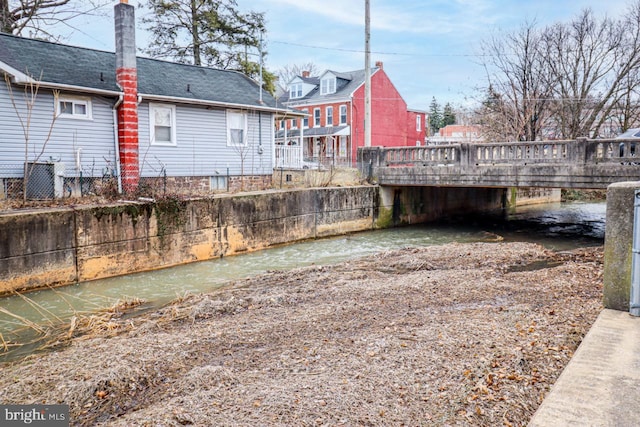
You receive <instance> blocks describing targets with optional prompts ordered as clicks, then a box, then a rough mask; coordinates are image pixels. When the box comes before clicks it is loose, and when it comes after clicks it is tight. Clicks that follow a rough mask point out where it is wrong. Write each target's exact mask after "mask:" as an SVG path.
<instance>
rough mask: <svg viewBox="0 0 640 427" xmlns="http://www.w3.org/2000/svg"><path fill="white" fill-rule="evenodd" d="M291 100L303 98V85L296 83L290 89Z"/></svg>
mask: <svg viewBox="0 0 640 427" xmlns="http://www.w3.org/2000/svg"><path fill="white" fill-rule="evenodd" d="M289 98H290V99H297V98H302V83H295V84H292V85H291V86H290V87H289Z"/></svg>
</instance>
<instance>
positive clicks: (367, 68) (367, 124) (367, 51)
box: [364, 0, 371, 147]
mask: <svg viewBox="0 0 640 427" xmlns="http://www.w3.org/2000/svg"><path fill="white" fill-rule="evenodd" d="M370 44H371V15H370V13H369V0H365V1H364V74H365V82H364V146H365V147H371V46H370Z"/></svg>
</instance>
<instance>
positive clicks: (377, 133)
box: [275, 62, 426, 167]
mask: <svg viewBox="0 0 640 427" xmlns="http://www.w3.org/2000/svg"><path fill="white" fill-rule="evenodd" d="M365 77H366V76H365V70H356V71H350V72H336V71H332V70H327V71H325V72H324V73H322V74H321V75H319V76H315V77H314V76H310V75H309V73H308V72H304V73H303V74H302V75H301V76H296V77H295V78H293V79H292V80H291V81H290V82H288V83H287V88H286V89H287V91H286V92H285V93H284V95H282V96H281V97H280V98H279V99H278V102H279V103H281V104H282V105H284V106H287V107H289V108H292V109H295V110H298V111H302V112H304V113H306V114H307V115H308V116H307V117H306V118H304V119H300V118H297V117H291V118H289V119H287V118H284V119H281V120H279V121H278V122H277V123H276V136H275V138H276V147H280V150H281V151H280V152H279V151H278V148H276V161H277V162H278V160H279V159H280V160H282V161H281V162H280V164H279V165H280V166H283V167H287V166H292V167H298V166H299V163H297V162H296V161H295V160H297V159H298V158H297V157H296V155H290V154H289V153H287V154H285V151H287V150H289V151H291V150H298V151H301V157H302V159H303V160H304V161H312V162H318V163H322V164H325V165H329V164H331V165H353V164H354V163H355V161H356V158H357V155H356V154H357V149H358V147H363V146H364V115H365V114H364V113H365V111H364V93H365V87H364V86H365ZM425 116H426V113H425V112H424V111H419V110H413V109H408V108H407V104H406V102H405V101H404V99H402V96H401V95H400V93H399V92H398V90H397V89H396V88H395V86H394V85H393V83H392V82H391V80H390V79H389V76H388V75H387V74H386V73H385V72H384V68H383V63H382V62H377V63H376V66H375V68H373V69H372V70H371V145H372V146H384V147H404V146H415V145H423V144H424V141H425V122H426V120H425ZM279 154H281V155H280V157H279ZM291 159H293V160H294V161H293V162H292V161H291Z"/></svg>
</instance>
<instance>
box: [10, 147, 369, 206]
mask: <svg viewBox="0 0 640 427" xmlns="http://www.w3.org/2000/svg"><path fill="white" fill-rule="evenodd" d="M321 160H324V159H308V160H306V162H308V163H307V164H306V165H307V167H305V168H297V169H295V170H292V169H284V172H283V169H282V168H276V169H275V170H274V172H273V174H270V175H230V174H229V172H228V171H226V173H225V171H221V172H219V171H217V170H216V171H214V172H213V174H211V175H203V176H172V175H171V173H170V171H168V170H167V169H166V168H164V167H161V168H158V169H157V170H153V171H152V173H153V175H151V176H150V174H149V172H147V173H146V176H142V177H140V176H139V175H140V173H141V171H140V170H138V169H137V168H136V169H134V170H124V171H121V170H119V169H117V168H114V167H111V166H107V167H103V168H96V167H94V166H93V165H92V164H83V165H81V167H80V168H77V167H76V166H75V165H74V166H73V167H72V168H68V167H66V166H65V164H64V163H62V162H54V161H49V162H31V163H25V164H22V165H16V164H2V163H0V210H6V209H12V208H22V207H45V206H64V205H73V204H86V203H104V202H108V201H113V200H118V199H121V198H123V197H126V198H127V199H138V198H149V199H158V198H163V197H206V196H211V195H213V194H218V193H235V192H240V191H258V190H265V189H272V188H275V189H278V188H280V189H285V188H293V187H296V186H297V187H313V186H328V185H336V183H332V181H333V180H334V178H338V175H339V174H338V173H337V171H339V170H341V169H352V170H353V168H352V167H351V168H347V167H346V166H345V165H342V166H337V165H334V164H332V163H329V162H327V163H325V162H322V161H321ZM349 166H351V165H349ZM292 174H293V175H292ZM295 174H299V176H300V177H299V178H296V175H295ZM300 174H301V175H300ZM292 176H293V178H292ZM364 178H366V176H365V177H364ZM347 181H348V183H346V185H349V183H355V181H354V179H353V178H351V177H350V178H348V179H347ZM344 184H345V183H344V182H340V183H337V185H344Z"/></svg>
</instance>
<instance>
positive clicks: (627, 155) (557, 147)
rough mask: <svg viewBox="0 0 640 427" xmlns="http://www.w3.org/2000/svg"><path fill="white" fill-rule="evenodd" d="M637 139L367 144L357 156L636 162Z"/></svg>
mask: <svg viewBox="0 0 640 427" xmlns="http://www.w3.org/2000/svg"><path fill="white" fill-rule="evenodd" d="M637 144H640V141H634V140H620V139H609V140H598V139H595V140H588V139H585V138H579V139H577V140H571V141H536V142H504V143H462V144H451V145H437V146H423V147H394V148H384V147H370V148H369V147H368V148H362V149H360V150H362V151H361V153H360V159H361V161H364V162H366V163H369V162H370V163H371V164H372V165H373V166H376V167H393V166H452V165H458V166H469V167H474V166H491V165H534V164H540V165H544V164H575V165H585V164H600V163H607V164H612V163H619V164H621V165H624V164H638V163H639V162H640V146H637Z"/></svg>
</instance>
